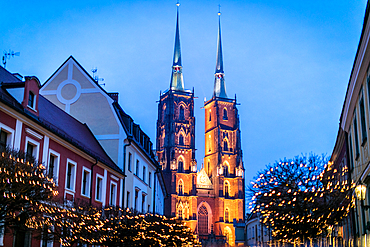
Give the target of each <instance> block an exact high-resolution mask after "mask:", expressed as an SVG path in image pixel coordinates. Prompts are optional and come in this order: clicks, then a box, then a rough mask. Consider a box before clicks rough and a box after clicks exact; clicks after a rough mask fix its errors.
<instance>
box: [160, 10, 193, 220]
mask: <svg viewBox="0 0 370 247" xmlns="http://www.w3.org/2000/svg"><path fill="white" fill-rule="evenodd" d="M157 156H158V161H159V162H160V164H161V165H162V170H163V175H164V178H165V182H166V187H167V191H168V193H169V194H170V197H168V198H167V199H165V210H164V212H165V215H166V216H170V217H174V216H177V217H179V218H181V219H184V220H188V221H189V222H191V221H194V222H196V221H195V219H194V217H195V215H194V217H193V212H194V213H195V212H196V206H197V205H196V199H195V198H194V197H192V196H195V193H196V190H195V186H194V184H195V180H196V172H197V163H196V160H195V118H194V90H193V91H190V90H185V89H184V79H183V75H182V63H181V49H180V30H179V4H177V22H176V35H175V50H174V56H173V65H172V75H171V82H170V88H169V89H167V90H166V91H165V92H164V93H161V95H160V100H159V104H158V120H157ZM194 222H193V224H196V223H194Z"/></svg>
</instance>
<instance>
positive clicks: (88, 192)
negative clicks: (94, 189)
mask: <svg viewBox="0 0 370 247" xmlns="http://www.w3.org/2000/svg"><path fill="white" fill-rule="evenodd" d="M85 172H87V173H88V175H87V181H86V194H84V193H83V183H84V175H85ZM90 188H91V170H90V169H88V168H87V167H85V166H83V167H82V176H81V195H82V196H86V197H88V198H90Z"/></svg>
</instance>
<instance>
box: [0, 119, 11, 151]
mask: <svg viewBox="0 0 370 247" xmlns="http://www.w3.org/2000/svg"><path fill="white" fill-rule="evenodd" d="M0 130H3V131H4V132H6V133H8V136H7V138H6V142H7V143H6V145H7V146H10V147H13V141H14V129H12V128H10V127H9V126H6V125H5V124H3V123H0Z"/></svg>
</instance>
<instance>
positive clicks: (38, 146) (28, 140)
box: [24, 136, 40, 160]
mask: <svg viewBox="0 0 370 247" xmlns="http://www.w3.org/2000/svg"><path fill="white" fill-rule="evenodd" d="M25 143H26V144H25V146H24V152H25V153H27V145H28V143H31V144H32V145H33V146H35V149H34V150H33V154H32V156H33V157H34V158H35V159H36V160H39V152H40V143H39V142H37V141H35V140H34V139H32V138H30V137H28V136H26V142H25Z"/></svg>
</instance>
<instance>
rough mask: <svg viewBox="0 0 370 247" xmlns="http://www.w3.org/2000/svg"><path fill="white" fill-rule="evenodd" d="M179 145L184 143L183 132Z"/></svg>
mask: <svg viewBox="0 0 370 247" xmlns="http://www.w3.org/2000/svg"><path fill="white" fill-rule="evenodd" d="M179 145H184V136H183V135H182V134H180V136H179Z"/></svg>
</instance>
